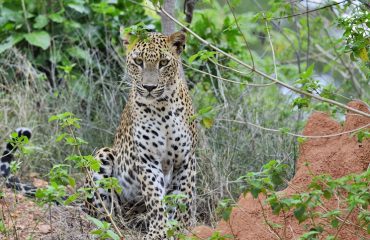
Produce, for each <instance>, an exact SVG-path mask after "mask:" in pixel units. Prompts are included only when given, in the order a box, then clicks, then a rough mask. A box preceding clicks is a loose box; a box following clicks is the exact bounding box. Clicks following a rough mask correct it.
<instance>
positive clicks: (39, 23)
mask: <svg viewBox="0 0 370 240" xmlns="http://www.w3.org/2000/svg"><path fill="white" fill-rule="evenodd" d="M48 23H49V19H48V18H47V17H46V16H45V15H38V16H37V17H36V18H35V23H34V24H33V27H34V28H36V29H41V28H43V27H45V26H46V25H47V24H48Z"/></svg>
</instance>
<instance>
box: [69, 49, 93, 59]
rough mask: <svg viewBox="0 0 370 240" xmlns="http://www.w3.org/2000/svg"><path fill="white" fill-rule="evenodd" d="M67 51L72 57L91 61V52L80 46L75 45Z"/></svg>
mask: <svg viewBox="0 0 370 240" xmlns="http://www.w3.org/2000/svg"><path fill="white" fill-rule="evenodd" d="M67 52H68V54H69V55H70V56H71V57H74V58H78V59H83V60H85V61H88V62H90V61H91V58H90V54H89V52H88V51H87V50H84V49H82V48H80V47H77V46H75V47H71V48H68V49H67Z"/></svg>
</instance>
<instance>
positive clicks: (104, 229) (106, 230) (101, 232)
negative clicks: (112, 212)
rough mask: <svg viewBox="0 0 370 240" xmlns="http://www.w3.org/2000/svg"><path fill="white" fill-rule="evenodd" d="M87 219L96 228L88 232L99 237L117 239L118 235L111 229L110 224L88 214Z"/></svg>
mask: <svg viewBox="0 0 370 240" xmlns="http://www.w3.org/2000/svg"><path fill="white" fill-rule="evenodd" d="M87 219H88V220H89V221H90V222H92V223H93V224H94V225H95V226H97V229H95V230H92V231H91V232H90V233H91V234H93V235H95V236H96V237H97V238H99V239H113V240H119V239H120V237H119V236H118V235H117V234H116V233H115V232H113V231H112V230H111V224H110V223H108V222H105V221H100V220H99V219H96V218H93V217H90V216H88V217H87Z"/></svg>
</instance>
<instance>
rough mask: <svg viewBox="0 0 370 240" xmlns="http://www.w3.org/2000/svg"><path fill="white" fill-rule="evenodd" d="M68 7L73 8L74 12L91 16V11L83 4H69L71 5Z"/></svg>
mask: <svg viewBox="0 0 370 240" xmlns="http://www.w3.org/2000/svg"><path fill="white" fill-rule="evenodd" d="M67 6H68V7H70V8H72V9H73V10H75V11H77V12H79V13H84V14H89V13H90V9H89V8H87V7H85V6H84V5H83V4H78V3H69V4H67Z"/></svg>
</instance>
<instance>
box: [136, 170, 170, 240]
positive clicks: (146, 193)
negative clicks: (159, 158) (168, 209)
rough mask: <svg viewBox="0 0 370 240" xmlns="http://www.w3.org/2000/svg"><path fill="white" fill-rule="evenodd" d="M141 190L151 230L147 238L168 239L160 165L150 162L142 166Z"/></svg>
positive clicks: (147, 239) (148, 239)
mask: <svg viewBox="0 0 370 240" xmlns="http://www.w3.org/2000/svg"><path fill="white" fill-rule="evenodd" d="M140 179H141V191H142V194H143V197H144V201H145V205H146V208H147V217H148V220H149V232H148V234H147V235H146V236H145V240H163V239H166V231H167V228H166V223H167V217H166V214H165V205H164V203H163V197H164V195H165V188H164V176H163V172H162V170H161V168H160V166H159V165H155V164H154V163H149V164H145V165H142V166H141V167H140Z"/></svg>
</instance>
